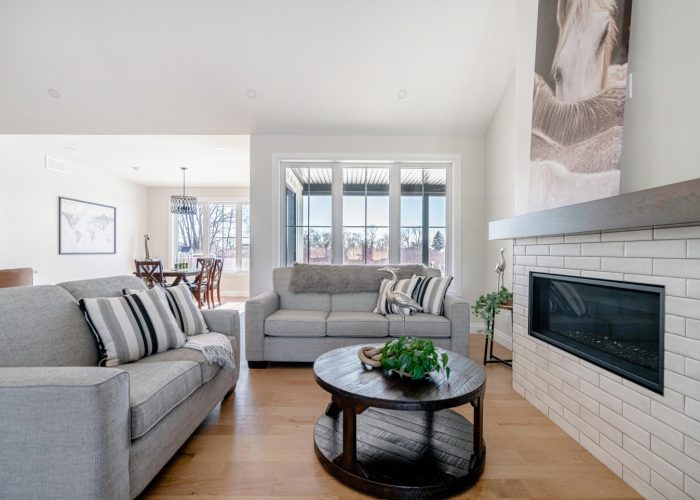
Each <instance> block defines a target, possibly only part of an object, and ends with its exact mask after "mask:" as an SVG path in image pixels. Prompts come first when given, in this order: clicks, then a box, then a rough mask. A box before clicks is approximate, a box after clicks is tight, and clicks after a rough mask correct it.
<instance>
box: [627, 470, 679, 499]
mask: <svg viewBox="0 0 700 500" xmlns="http://www.w3.org/2000/svg"><path fill="white" fill-rule="evenodd" d="M622 479H623V480H624V481H625V482H626V483H627V484H629V485H630V486H631V487H632V488H633V489H634V490H635V491H636V492H637V493H639V494H640V495H642V497H644V498H645V499H646V500H668V499H667V498H664V496H663V495H662V494H661V493H659V492H658V491H656V490H655V489H654V488H652V487H651V485H650V484H649V483H645V482H644V480H642V478H641V477H639V476H637V475H636V474H635V473H634V472H632V471H631V470H629V469H628V468H627V467H625V466H624V465H623V466H622Z"/></svg>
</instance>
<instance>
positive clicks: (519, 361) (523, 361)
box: [513, 344, 537, 376]
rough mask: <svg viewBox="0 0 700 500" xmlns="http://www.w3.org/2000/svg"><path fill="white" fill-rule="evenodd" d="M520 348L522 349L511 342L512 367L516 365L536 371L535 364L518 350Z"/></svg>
mask: <svg viewBox="0 0 700 500" xmlns="http://www.w3.org/2000/svg"><path fill="white" fill-rule="evenodd" d="M520 349H522V347H519V344H513V367H515V366H518V367H522V368H523V369H525V370H529V371H531V372H534V371H536V368H537V367H536V366H535V364H534V363H533V362H532V361H530V360H529V359H527V358H526V357H525V356H523V354H522V352H520ZM523 376H524V375H523Z"/></svg>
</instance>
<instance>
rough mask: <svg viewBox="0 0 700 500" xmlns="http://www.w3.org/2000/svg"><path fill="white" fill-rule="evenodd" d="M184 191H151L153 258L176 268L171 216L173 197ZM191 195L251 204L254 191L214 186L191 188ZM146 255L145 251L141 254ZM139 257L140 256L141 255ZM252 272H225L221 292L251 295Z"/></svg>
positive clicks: (149, 205)
mask: <svg viewBox="0 0 700 500" xmlns="http://www.w3.org/2000/svg"><path fill="white" fill-rule="evenodd" d="M181 189H182V188H181V187H179V186H174V187H157V188H156V187H152V188H148V236H149V237H150V238H151V240H150V242H149V250H150V254H151V257H160V258H161V259H163V263H164V264H165V265H166V266H168V267H170V266H172V264H173V263H172V252H171V246H170V242H171V241H172V230H173V227H172V217H171V215H170V195H171V194H177V193H180V190H181ZM187 194H188V195H192V196H196V197H197V198H200V199H210V200H233V201H247V200H248V199H249V196H250V190H249V189H248V188H247V187H212V188H187ZM141 254H143V250H142V251H141ZM141 254H139V255H141ZM248 276H249V274H248V273H229V272H225V273H224V276H223V278H222V281H221V290H222V292H223V291H225V292H227V293H233V294H235V295H239V294H240V295H247V294H248V288H249V279H248Z"/></svg>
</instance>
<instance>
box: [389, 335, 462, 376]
mask: <svg viewBox="0 0 700 500" xmlns="http://www.w3.org/2000/svg"><path fill="white" fill-rule="evenodd" d="M447 361H448V357H447V354H446V353H444V352H443V353H438V351H437V350H436V349H435V346H434V345H433V341H432V340H427V339H421V338H415V337H399V338H398V339H395V340H392V341H390V342H387V343H386V344H385V345H384V348H383V349H382V355H381V363H382V368H384V369H385V370H389V371H394V372H396V373H398V374H399V376H401V377H404V376H406V377H410V378H411V379H413V380H421V379H424V378H425V377H426V375H428V373H430V372H432V371H437V372H440V371H443V372H444V373H445V376H446V377H447V378H449V377H450V367H449V366H447Z"/></svg>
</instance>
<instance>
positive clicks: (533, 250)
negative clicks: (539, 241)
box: [525, 245, 549, 255]
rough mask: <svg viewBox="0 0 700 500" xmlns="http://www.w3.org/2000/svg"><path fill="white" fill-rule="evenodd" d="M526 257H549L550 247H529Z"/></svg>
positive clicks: (526, 249)
mask: <svg viewBox="0 0 700 500" xmlns="http://www.w3.org/2000/svg"><path fill="white" fill-rule="evenodd" d="M525 255H549V245H528V246H527V247H526V248H525Z"/></svg>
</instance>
